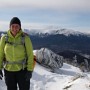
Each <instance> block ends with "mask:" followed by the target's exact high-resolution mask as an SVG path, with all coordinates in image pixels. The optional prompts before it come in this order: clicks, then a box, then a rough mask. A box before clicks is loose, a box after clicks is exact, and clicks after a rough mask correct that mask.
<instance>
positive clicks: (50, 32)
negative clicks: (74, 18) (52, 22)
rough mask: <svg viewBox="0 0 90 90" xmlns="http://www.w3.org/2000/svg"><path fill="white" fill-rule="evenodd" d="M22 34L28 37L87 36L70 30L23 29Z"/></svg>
mask: <svg viewBox="0 0 90 90" xmlns="http://www.w3.org/2000/svg"><path fill="white" fill-rule="evenodd" d="M24 32H26V33H28V34H30V35H36V34H38V35H57V34H63V35H65V36H69V35H76V36H78V35H88V34H86V33H82V32H79V31H74V30H71V29H52V30H51V29H48V28H45V29H30V30H29V29H24Z"/></svg>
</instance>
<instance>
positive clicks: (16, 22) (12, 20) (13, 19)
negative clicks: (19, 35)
mask: <svg viewBox="0 0 90 90" xmlns="http://www.w3.org/2000/svg"><path fill="white" fill-rule="evenodd" d="M12 24H18V25H20V28H21V21H20V19H19V18H18V17H13V18H12V19H11V21H10V26H11V25H12Z"/></svg>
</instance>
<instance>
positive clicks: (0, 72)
mask: <svg viewBox="0 0 90 90" xmlns="http://www.w3.org/2000/svg"><path fill="white" fill-rule="evenodd" d="M2 77H3V73H2V70H0V79H1V80H2Z"/></svg>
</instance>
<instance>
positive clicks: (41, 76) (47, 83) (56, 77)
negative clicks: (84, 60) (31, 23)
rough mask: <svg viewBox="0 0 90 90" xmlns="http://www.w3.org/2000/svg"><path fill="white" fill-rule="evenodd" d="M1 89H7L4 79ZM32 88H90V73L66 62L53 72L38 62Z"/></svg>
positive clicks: (65, 89) (50, 89) (58, 89)
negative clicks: (56, 71)
mask: <svg viewBox="0 0 90 90" xmlns="http://www.w3.org/2000/svg"><path fill="white" fill-rule="evenodd" d="M0 90H6V85H5V82H4V79H3V80H0ZM30 90H90V73H89V72H88V73H83V72H81V70H80V69H79V68H77V67H74V66H72V65H69V64H66V63H64V65H63V67H62V68H60V69H59V70H58V73H53V72H51V71H50V70H49V69H47V68H45V67H43V66H41V65H39V64H38V63H36V66H35V68H34V72H33V76H32V79H31V89H30Z"/></svg>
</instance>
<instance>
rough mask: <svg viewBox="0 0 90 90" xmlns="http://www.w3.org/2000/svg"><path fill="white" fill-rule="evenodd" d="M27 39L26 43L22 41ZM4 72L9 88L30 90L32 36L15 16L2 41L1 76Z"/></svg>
mask: <svg viewBox="0 0 90 90" xmlns="http://www.w3.org/2000/svg"><path fill="white" fill-rule="evenodd" d="M23 37H24V39H25V44H23V43H22V42H23V41H24V39H23ZM4 59H5V60H4ZM3 60H4V73H5V82H6V85H7V90H17V84H18V87H19V90H30V79H31V77H32V72H33V48H32V43H31V40H30V37H29V36H28V35H26V34H24V32H23V31H22V29H21V21H20V20H19V18H18V17H13V18H12V19H11V21H10V29H9V30H8V32H7V34H6V35H4V36H2V37H1V41H0V76H1V78H2V77H3V74H2V68H3Z"/></svg>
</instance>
